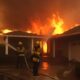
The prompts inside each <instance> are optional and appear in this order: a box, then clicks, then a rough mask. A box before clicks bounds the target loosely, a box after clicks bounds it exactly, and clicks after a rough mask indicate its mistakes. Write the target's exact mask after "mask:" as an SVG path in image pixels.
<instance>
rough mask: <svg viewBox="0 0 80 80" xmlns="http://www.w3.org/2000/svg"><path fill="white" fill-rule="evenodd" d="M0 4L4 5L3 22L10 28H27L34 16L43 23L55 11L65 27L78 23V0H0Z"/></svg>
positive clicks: (79, 15)
mask: <svg viewBox="0 0 80 80" xmlns="http://www.w3.org/2000/svg"><path fill="white" fill-rule="evenodd" d="M0 5H3V6H4V7H5V11H3V13H4V16H5V17H4V18H5V20H4V22H5V24H6V26H7V27H10V28H16V29H25V28H29V27H30V25H31V23H30V21H31V20H34V19H36V18H39V19H40V21H41V22H42V23H45V21H46V19H47V18H50V17H52V15H53V14H56V13H58V14H59V15H60V17H62V18H63V20H64V22H65V23H64V26H65V27H66V26H67V27H66V28H68V27H70V26H71V24H73V23H75V24H79V23H80V20H79V19H80V1H79V0H0Z"/></svg>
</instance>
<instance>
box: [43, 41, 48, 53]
mask: <svg viewBox="0 0 80 80" xmlns="http://www.w3.org/2000/svg"><path fill="white" fill-rule="evenodd" d="M43 52H44V53H47V42H46V41H44V42H43Z"/></svg>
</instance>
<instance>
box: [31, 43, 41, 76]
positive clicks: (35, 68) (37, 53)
mask: <svg viewBox="0 0 80 80" xmlns="http://www.w3.org/2000/svg"><path fill="white" fill-rule="evenodd" d="M40 54H41V53H40V45H39V44H36V45H35V46H34V52H33V55H32V62H33V76H38V68H39V64H40Z"/></svg>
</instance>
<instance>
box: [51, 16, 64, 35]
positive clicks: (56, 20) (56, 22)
mask: <svg viewBox="0 0 80 80" xmlns="http://www.w3.org/2000/svg"><path fill="white" fill-rule="evenodd" d="M63 24H64V22H63V20H62V19H61V18H60V16H57V15H53V19H52V20H51V26H52V27H55V30H54V31H53V32H52V34H62V33H63V32H64V30H63V28H62V26H63Z"/></svg>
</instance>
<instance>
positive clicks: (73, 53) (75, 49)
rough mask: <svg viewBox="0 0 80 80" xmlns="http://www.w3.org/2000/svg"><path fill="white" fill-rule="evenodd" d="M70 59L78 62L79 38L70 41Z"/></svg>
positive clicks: (79, 52)
mask: <svg viewBox="0 0 80 80" xmlns="http://www.w3.org/2000/svg"><path fill="white" fill-rule="evenodd" d="M71 60H75V61H79V62H80V40H76V41H72V42H71Z"/></svg>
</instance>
